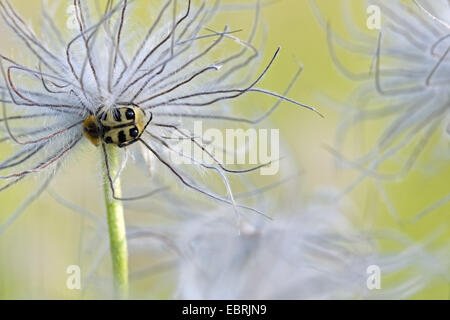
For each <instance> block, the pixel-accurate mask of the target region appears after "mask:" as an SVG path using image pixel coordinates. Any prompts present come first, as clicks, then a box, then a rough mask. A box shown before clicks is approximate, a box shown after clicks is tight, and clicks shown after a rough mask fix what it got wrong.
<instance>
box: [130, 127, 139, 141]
mask: <svg viewBox="0 0 450 320" xmlns="http://www.w3.org/2000/svg"><path fill="white" fill-rule="evenodd" d="M138 135H139V130H138V129H137V128H136V127H134V128H131V129H130V136H132V137H133V138H136V137H137V136H138Z"/></svg>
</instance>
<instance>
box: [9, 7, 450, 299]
mask: <svg viewBox="0 0 450 320" xmlns="http://www.w3.org/2000/svg"><path fill="white" fill-rule="evenodd" d="M49 1H52V0H49ZM151 1H156V0H151ZM224 2H225V3H226V2H227V1H224ZM11 3H12V4H13V5H14V6H15V7H16V8H17V9H18V11H19V12H20V13H21V14H22V15H23V16H25V17H26V19H27V20H31V21H34V19H35V17H36V14H37V13H38V12H39V10H40V1H38V0H31V1H30V0H11ZM351 3H352V8H353V13H352V14H353V16H354V17H355V20H356V21H357V22H358V25H357V26H355V27H358V28H363V27H364V26H365V18H366V13H365V7H364V5H363V3H362V2H361V1H357V0H353V1H351ZM318 4H319V6H320V8H321V9H322V12H323V14H324V16H325V17H327V18H328V19H329V20H330V21H331V22H332V25H333V27H334V28H335V30H337V31H338V32H339V31H341V30H342V29H343V28H342V16H341V14H340V6H341V4H342V3H341V1H331V0H328V1H326V0H323V1H318ZM62 14H63V15H64V14H66V13H64V12H63V13H62ZM262 15H263V18H264V21H265V23H267V26H268V38H267V43H266V45H265V53H264V57H265V59H264V60H263V61H267V60H268V59H269V58H270V56H271V55H272V54H273V52H274V50H275V49H276V48H277V46H281V47H282V51H281V56H280V58H279V59H278V60H277V62H276V64H275V66H274V67H273V68H272V70H271V71H270V74H269V75H268V76H267V77H266V78H265V80H264V87H266V88H269V89H271V90H274V91H278V92H282V91H283V90H284V88H285V86H286V85H287V83H288V82H289V79H290V77H291V76H292V74H293V72H294V71H295V68H296V67H297V65H296V62H295V59H298V60H299V61H301V62H302V63H303V65H304V66H305V70H304V72H303V74H302V76H301V78H300V79H299V81H298V82H297V83H296V85H295V87H294V89H293V90H292V91H291V93H290V95H289V96H290V97H291V98H294V99H297V100H299V101H302V102H304V103H307V104H310V105H314V106H317V107H318V108H319V109H320V111H321V112H322V113H323V114H325V118H324V119H320V118H319V117H317V116H316V115H315V114H313V113H311V112H308V111H305V110H301V109H298V108H296V107H294V106H292V105H287V104H285V105H283V106H282V107H281V108H280V109H279V110H278V111H277V112H276V113H275V114H274V115H273V116H272V121H273V126H275V127H279V128H280V129H281V135H282V139H283V140H284V141H285V142H286V143H287V145H288V146H289V147H290V148H292V149H293V150H294V154H295V156H296V159H297V161H298V163H299V166H300V167H301V168H302V169H303V170H304V172H305V174H304V175H303V176H302V179H303V183H304V185H305V186H306V190H307V192H308V193H311V194H313V193H314V192H315V191H317V190H318V189H319V188H321V187H323V186H325V187H327V186H334V187H336V188H343V187H344V186H345V185H346V184H347V183H349V182H350V181H351V180H352V178H354V177H355V176H356V173H355V172H352V171H350V170H349V171H342V170H340V171H337V170H336V168H335V166H334V158H333V156H331V155H330V154H329V152H327V151H326V150H325V149H324V148H323V145H333V144H334V136H335V132H336V127H337V124H338V122H339V120H340V117H341V116H342V117H345V114H341V115H339V114H338V113H337V112H336V111H335V109H334V108H332V107H331V106H329V105H327V103H324V102H323V100H321V99H320V95H322V94H325V95H327V96H329V97H331V98H333V99H335V100H336V101H344V99H345V98H346V97H347V96H348V95H349V93H350V92H351V90H352V89H353V88H355V86H356V85H357V84H356V83H354V82H352V81H350V80H347V79H346V78H344V77H343V76H342V75H341V74H339V72H338V71H337V70H336V68H335V67H334V66H333V64H332V62H331V60H330V57H329V53H328V49H327V45H326V37H325V33H324V30H323V29H322V28H321V27H320V26H319V24H318V23H317V21H316V20H315V18H314V16H313V15H312V13H311V10H310V8H309V6H308V4H307V2H306V1H304V0H283V1H279V2H277V3H275V4H272V5H270V6H268V7H265V8H264V9H263V11H262ZM62 17H64V16H62ZM228 17H233V19H232V20H231V21H230V20H227V21H218V22H217V24H218V25H220V24H221V23H222V22H223V23H225V22H226V23H228V24H230V25H231V26H232V28H235V29H236V28H240V27H241V26H245V28H247V29H248V26H249V25H250V24H251V19H252V18H253V13H252V12H247V13H240V14H239V15H234V16H232V15H229V16H228ZM1 32H2V33H3V34H2V36H1V39H2V41H1V44H0V48H1V50H2V52H4V53H6V54H8V53H9V52H10V46H12V45H13V43H12V42H11V41H10V40H9V38H8V34H7V33H6V32H5V29H1ZM341 57H342V61H343V62H344V63H345V64H346V65H347V66H349V67H350V68H353V69H355V70H361V68H367V67H368V61H367V60H364V59H362V60H357V59H353V56H352V55H345V54H344V55H341ZM252 99H254V101H255V104H257V103H258V101H262V100H258V99H264V98H261V97H254V98H252ZM381 128H382V124H380V125H379V128H378V130H380V129H381ZM378 133H379V131H377V130H374V131H373V132H366V134H367V136H368V139H370V138H371V137H373V136H375V135H377V134H378ZM372 140H373V139H372ZM357 141H358V139H355V138H353V139H352V138H350V139H349V143H348V144H347V149H346V150H347V151H349V152H351V153H352V154H358V150H359V144H357V143H356V142H357ZM436 147H439V148H443V152H444V153H445V150H447V151H448V143H447V144H446V143H443V142H442V140H440V139H439V137H436V138H435V139H434V141H433V143H432V144H431V146H430V147H429V148H427V150H426V151H425V152H424V154H423V155H422V156H421V158H420V161H419V163H418V165H419V166H424V165H428V166H434V165H435V163H436V162H435V161H438V160H436V159H435V158H434V156H433V155H432V151H433V148H436ZM2 148H3V146H2ZM352 149H353V150H352ZM1 153H2V149H0V154H1ZM87 153H89V151H87ZM2 156H3V154H2ZM95 157H96V155H94V154H87V155H86V157H85V156H84V155H80V154H77V155H76V159H74V160H72V161H71V162H69V163H68V164H67V165H66V171H65V172H66V173H65V175H64V176H65V177H69V176H70V177H71V182H70V183H67V185H66V186H67V188H68V189H69V190H70V187H71V186H72V185H75V186H78V187H80V186H81V187H82V188H81V189H80V190H71V191H70V193H73V194H76V196H77V197H78V199H85V200H84V201H92V198H93V196H92V191H91V190H90V188H91V187H92V186H94V187H96V186H95V184H96V182H93V181H94V180H95V178H96V174H95V172H94V171H95V169H96V165H95V164H92V165H90V166H85V167H84V169H83V170H81V171H77V173H70V172H69V171H70V165H71V163H75V162H76V161H77V160H81V161H83V160H86V159H94V160H95V159H96V158H95ZM85 158H86V159H85ZM85 162H86V161H85ZM440 166H441V167H442V168H443V170H442V172H441V173H440V174H439V175H435V176H425V175H423V174H421V173H420V172H417V171H413V172H411V173H410V174H409V175H408V176H407V177H406V178H405V180H404V181H401V182H397V183H392V184H390V185H389V186H388V189H387V190H388V192H389V194H390V195H391V197H392V199H393V202H394V204H395V205H396V206H397V209H398V210H399V212H400V214H401V216H402V218H410V217H413V216H414V215H415V214H416V213H418V212H419V211H420V210H421V209H423V208H425V207H426V206H428V205H429V204H431V203H433V202H435V201H437V200H438V199H440V198H441V197H443V196H445V195H446V194H447V193H448V190H449V188H448V183H449V181H450V166H448V165H447V166H445V165H442V163H441V164H440ZM67 168H69V169H67ZM61 179H63V178H61ZM61 179H59V181H60V185H61V183H62V184H64V180H61ZM61 181H62V182H61ZM32 185H33V183H32V182H29V183H25V184H24V185H23V187H21V188H20V189H14V192H9V193H4V194H0V221H5V220H6V218H7V216H8V214H9V213H10V212H11V211H12V210H13V208H16V207H17V204H18V203H19V202H20V200H21V199H22V198H23V196H24V195H25V194H27V192H29V191H30V188H31V187H32ZM97 189H98V188H97ZM70 193H66V194H70ZM99 196H100V195H99ZM349 197H350V199H351V200H353V201H354V203H355V209H354V210H355V211H356V212H357V213H358V214H359V215H360V216H361V217H363V220H364V221H363V224H362V227H364V228H368V229H370V228H371V227H372V226H379V227H389V228H394V229H397V230H401V231H402V232H405V233H406V234H407V235H409V236H411V237H412V238H414V239H415V240H416V241H422V240H423V239H425V238H426V237H427V236H428V235H430V234H432V233H433V232H434V231H435V230H436V229H437V228H438V227H439V225H440V224H442V223H443V221H446V220H445V216H447V217H448V211H449V210H450V204H447V205H446V206H443V207H441V208H440V209H438V210H436V212H434V213H433V214H430V215H428V216H427V217H425V218H424V219H422V220H421V221H420V222H419V223H417V224H409V225H399V224H397V223H396V222H395V220H394V219H393V218H392V217H391V215H389V213H388V211H387V209H386V208H385V206H384V205H383V204H382V202H381V201H380V200H379V198H378V196H377V194H376V192H375V191H374V189H373V188H372V186H371V184H370V183H363V184H361V185H360V186H359V187H358V188H357V190H356V191H354V192H352V193H350V194H349ZM101 203H102V202H100V205H99V210H101ZM372 217H374V218H372ZM89 231H90V230H89V228H88V227H87V226H86V223H85V221H84V220H83V218H81V217H80V216H79V215H76V214H73V213H71V212H70V211H69V210H68V209H66V208H64V207H62V206H60V205H58V204H55V202H54V201H51V199H50V198H49V196H48V195H46V194H44V196H43V197H42V199H40V200H39V201H37V202H36V203H34V204H33V205H32V206H31V207H30V208H29V209H28V210H27V211H26V213H25V214H24V215H23V216H22V217H21V218H20V219H19V220H18V221H16V223H14V224H13V226H12V227H11V228H10V229H9V230H8V231H7V232H6V233H5V234H4V235H2V236H1V238H0V298H78V294H77V293H76V292H75V293H74V292H73V291H69V290H67V289H66V286H65V281H66V277H67V274H66V273H65V271H66V267H67V266H68V265H71V264H79V263H80V261H81V260H80V259H82V258H81V257H80V254H82V253H81V250H80V244H81V243H84V244H85V241H86V239H85V238H84V234H85V233H87V232H89ZM448 237H449V233H448V231H447V233H446V234H445V235H444V236H443V237H441V239H442V240H441V242H442V243H443V242H444V241H445V240H448ZM386 249H387V250H388V249H389V248H386ZM448 295H449V286H448V283H445V282H444V281H441V282H436V283H434V284H432V286H431V287H428V288H427V289H426V290H424V291H422V292H420V293H418V294H416V295H414V296H413V298H427V299H431V298H439V299H447V298H448Z"/></svg>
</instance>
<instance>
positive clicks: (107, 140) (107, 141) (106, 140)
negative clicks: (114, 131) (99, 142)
mask: <svg viewBox="0 0 450 320" xmlns="http://www.w3.org/2000/svg"><path fill="white" fill-rule="evenodd" d="M105 142H106V143H113V140H112V138H111V137H106V139H105Z"/></svg>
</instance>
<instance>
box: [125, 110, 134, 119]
mask: <svg viewBox="0 0 450 320" xmlns="http://www.w3.org/2000/svg"><path fill="white" fill-rule="evenodd" d="M125 116H126V117H127V120H134V118H135V114H134V110H133V109H130V108H128V109H127V111H125Z"/></svg>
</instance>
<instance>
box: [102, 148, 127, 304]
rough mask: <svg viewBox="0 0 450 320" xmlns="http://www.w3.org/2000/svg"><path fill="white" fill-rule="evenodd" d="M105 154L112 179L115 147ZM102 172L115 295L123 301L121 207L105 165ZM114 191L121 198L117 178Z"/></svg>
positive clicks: (124, 264) (124, 251)
mask: <svg viewBox="0 0 450 320" xmlns="http://www.w3.org/2000/svg"><path fill="white" fill-rule="evenodd" d="M106 152H107V154H108V160H109V161H108V163H109V171H110V172H109V175H110V176H111V177H112V178H113V179H114V177H115V176H116V174H117V171H118V170H119V167H120V163H119V156H118V150H117V147H115V146H106ZM103 170H104V174H105V177H104V184H103V188H104V192H105V203H106V214H107V218H108V231H109V240H110V250H111V258H112V268H113V277H114V288H115V294H116V297H117V298H119V299H125V298H127V296H128V248H127V237H126V230H125V219H124V212H123V206H122V202H121V201H119V200H115V199H113V193H112V190H111V186H110V183H109V179H108V172H107V168H106V165H105V164H104V165H103ZM114 191H115V196H116V197H120V196H121V193H122V190H121V185H120V179H119V178H118V179H116V180H115V181H114Z"/></svg>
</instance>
